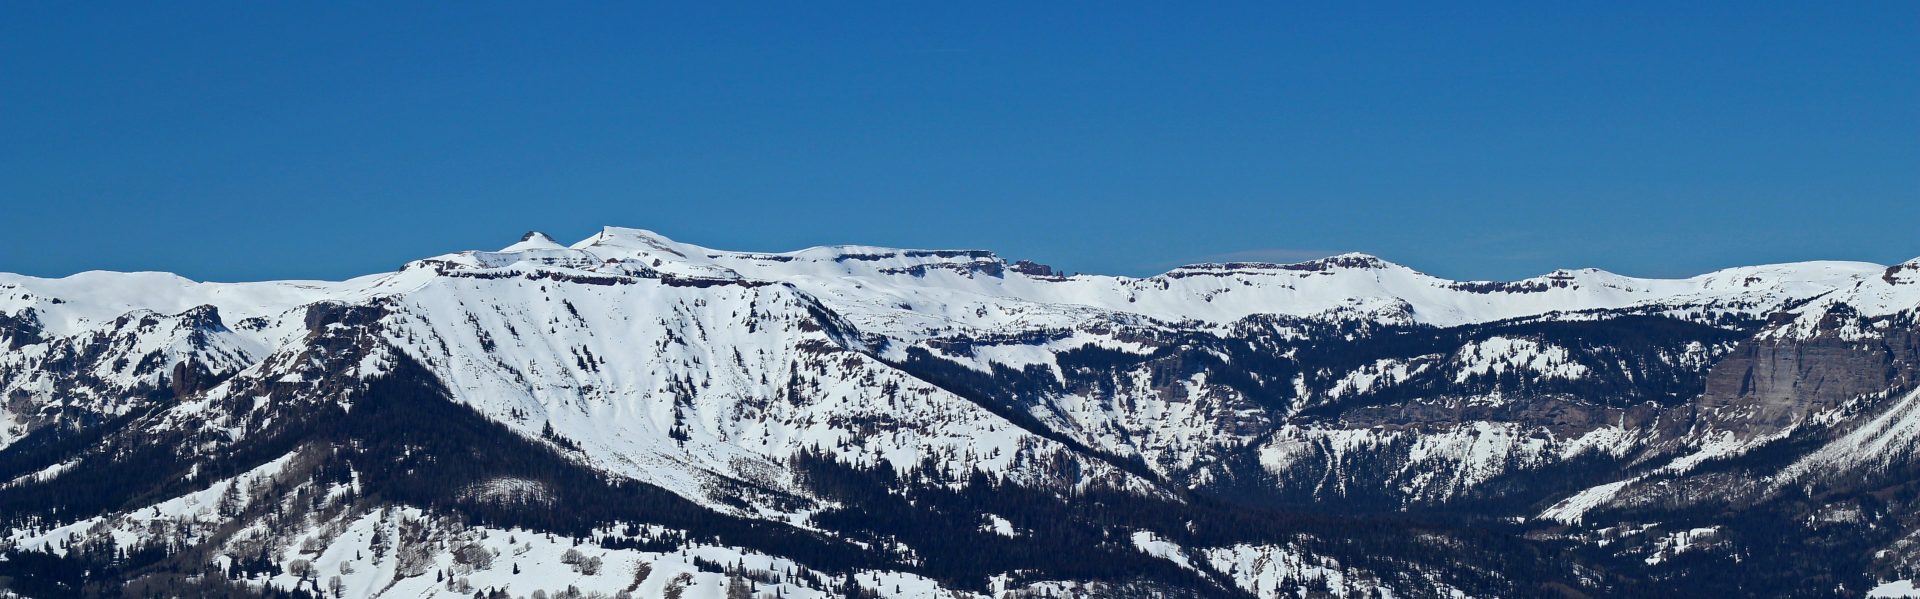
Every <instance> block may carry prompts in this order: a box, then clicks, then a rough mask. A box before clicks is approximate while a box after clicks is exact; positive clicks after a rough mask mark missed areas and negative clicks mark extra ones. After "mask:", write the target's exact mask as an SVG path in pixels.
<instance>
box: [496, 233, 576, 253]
mask: <svg viewBox="0 0 1920 599" xmlns="http://www.w3.org/2000/svg"><path fill="white" fill-rule="evenodd" d="M564 249H567V246H564V245H560V242H558V241H554V240H553V237H552V236H550V235H547V234H546V233H541V232H539V231H527V234H525V235H521V236H520V241H519V242H516V243H514V244H513V245H509V246H507V247H504V248H500V251H502V252H524V251H527V250H564Z"/></svg>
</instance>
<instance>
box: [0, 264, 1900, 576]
mask: <svg viewBox="0 0 1920 599" xmlns="http://www.w3.org/2000/svg"><path fill="white" fill-rule="evenodd" d="M1916 272H1920V267H1916V266H1915V263H1908V264H1903V265H1898V266H1894V267H1891V268H1888V267H1883V266H1878V265H1870V264H1861V263H1846V262H1809V263H1798V264H1785V265H1772V266H1760V267H1747V268H1736V269H1729V270H1725V271H1720V272H1716V273H1710V274H1707V275H1702V276H1699V277H1693V278H1688V279H1677V280H1660V279H1637V278H1632V277H1624V276H1620V275H1615V274H1611V273H1606V272H1602V271H1595V270H1590V269H1589V270H1564V271H1556V272H1554V273H1550V274H1548V275H1543V276H1541V277H1536V278H1532V279H1526V280H1522V281H1515V282H1505V283H1494V282H1455V281H1447V280H1443V279H1439V278H1436V277H1432V276H1429V275H1425V274H1422V273H1419V272H1417V271H1414V270H1412V269H1409V268H1406V267H1404V266H1400V265H1396V264H1393V263H1390V262H1386V261H1384V260H1381V259H1379V258H1375V257H1372V256H1366V255H1359V254H1348V255H1341V256H1335V257H1331V258H1327V259H1323V260H1316V261H1310V262H1304V263H1298V264H1205V265H1194V266H1188V267H1182V268H1178V269H1174V270H1172V271H1169V272H1167V273H1164V274H1161V275H1157V276H1153V277H1146V278H1126V277H1109V276H1097V275H1067V274H1062V273H1058V272H1055V271H1054V270H1053V269H1051V268H1048V267H1045V266H1042V265H1037V264H1033V263H1030V262H1024V261H1020V262H1008V261H1005V260H1002V259H1001V258H999V257H997V256H995V255H994V254H992V253H989V252H983V251H977V250H902V249H890V248H874V247H864V246H835V247H822V248H810V249H805V250H799V251H795V252H786V253H748V252H727V251H719V250H712V249H707V248H701V247H698V246H693V245H689V244H684V243H679V242H675V241H672V240H670V239H667V238H665V237H663V236H660V235H658V234H655V233H651V232H647V231H641V230H635V229H620V228H608V229H606V230H604V231H602V232H601V233H599V234H596V235H594V236H592V237H590V238H588V239H585V240H582V241H580V242H579V243H575V244H573V245H571V246H567V245H562V244H560V243H559V242H556V241H554V240H552V239H551V238H549V237H547V236H545V235H541V234H538V233H530V234H528V235H527V236H525V237H523V238H522V239H521V240H520V241H518V242H516V243H514V244H511V245H509V246H507V247H505V248H503V249H501V250H498V251H470V252H458V253H453V254H446V255H442V256H435V257H431V258H426V259H422V260H418V261H414V262H411V263H408V264H406V266H405V267H403V268H402V269H401V270H399V271H397V272H393V273H386V274H377V275H370V276H366V277H360V278H356V279H352V280H348V281H341V282H310V281H296V282H263V283H201V282H194V281H189V280H186V279H182V278H179V277H175V276H172V275H164V274H156V273H100V272H94V273H83V274H80V275H75V276H73V277H68V278H64V279H40V278H32V277H21V276H16V275H0V347H4V348H5V349H6V352H5V353H4V354H0V393H4V396H5V398H6V402H5V404H4V409H3V410H0V417H3V418H4V419H5V420H4V422H0V425H4V427H0V479H4V480H5V481H7V482H5V483H4V485H0V521H4V522H6V523H7V527H6V534H5V535H4V538H5V539H7V541H6V542H5V543H6V545H5V547H6V548H7V551H8V553H7V554H6V555H7V557H8V560H6V561H5V562H0V576H9V577H11V578H6V579H0V586H9V587H10V588H13V589H15V590H18V591H21V592H25V593H28V594H29V595H37V596H58V595H68V594H75V593H79V594H96V595H113V594H120V593H133V594H141V593H142V592H145V591H151V590H159V589H174V590H173V591H171V592H191V593H194V594H220V593H225V594H238V595H246V594H261V593H294V594H299V593H308V594H314V595H328V596H333V595H340V596H432V595H436V594H438V595H447V596H452V595H455V594H458V595H460V596H473V595H474V594H475V593H476V592H477V593H480V594H482V595H485V594H487V593H488V592H489V591H494V590H502V589H505V590H506V591H508V592H510V593H511V595H513V596H520V595H525V594H529V593H531V592H532V591H533V590H535V589H540V590H543V591H545V592H548V593H554V592H564V591H565V589H566V587H567V586H569V585H572V586H575V587H578V588H579V589H580V590H581V591H582V592H602V593H605V594H609V595H611V594H614V593H618V592H627V593H635V594H639V595H642V596H644V595H649V594H660V595H664V594H668V593H669V592H671V591H673V590H675V589H677V590H678V592H679V593H681V594H683V595H685V596H720V595H721V594H724V593H729V592H733V591H731V589H735V588H738V589H741V590H746V589H752V591H753V592H760V593H766V594H772V595H779V596H826V595H836V594H847V593H854V594H858V593H869V594H877V595H885V596H975V595H989V594H991V595H994V596H1000V595H1001V594H1004V593H1015V594H1019V593H1031V594H1036V595H1037V594H1045V593H1056V594H1057V593H1066V594H1078V595H1094V596H1102V595H1112V596H1137V595H1139V594H1143V593H1152V592H1163V593H1175V594H1183V595H1186V594H1194V595H1210V596H1211V595H1218V596H1245V595H1254V596H1261V597H1271V596H1279V595H1283V594H1284V595H1289V596H1292V595H1295V594H1296V593H1298V592H1327V593H1331V594H1333V595H1335V596H1366V595H1367V594H1371V593H1378V592H1389V593H1391V594H1392V595H1393V596H1441V595H1449V596H1450V595H1453V594H1454V593H1464V594H1468V595H1493V596H1513V595H1533V594H1544V593H1562V592H1565V593H1582V594H1588V595H1646V594H1663V593H1678V592H1682V591H1687V592H1699V591H1704V590H1709V589H1718V590H1720V591H1725V592H1748V593H1750V592H1753V589H1754V588H1757V587H1749V586H1746V585H1748V584H1751V581H1750V580H1747V581H1743V580H1742V579H1740V578H1738V577H1728V576H1726V575H1725V572H1726V571H1727V569H1728V568H1732V569H1733V570H1734V571H1745V570H1744V569H1746V568H1769V569H1772V571H1773V575H1775V576H1787V575H1792V576H1799V577H1801V582H1799V583H1796V585H1797V586H1792V587H1790V588H1793V589H1798V590H1799V591H1798V592H1815V593H1837V594H1849V593H1850V592H1852V591H1857V590H1860V589H1864V588H1866V587H1868V586H1873V585H1878V584H1879V583H1883V582H1887V581H1891V580H1894V579H1897V578H1900V577H1904V576H1912V575H1914V573H1915V571H1916V568H1920V560H1915V559H1912V558H1908V557H1904V556H1907V555H1913V554H1915V553H1916V552H1914V551H1912V550H1910V549H1907V548H1908V547H1910V546H1911V540H1910V539H1909V538H1908V537H1906V536H1903V535H1906V534H1908V532H1909V531H1916V530H1920V522H1911V521H1910V520H1911V518H1910V517H1907V516H1904V515H1903V513H1902V512H1901V510H1903V509H1905V508H1904V507H1903V506H1906V505H1908V502H1911V501H1913V495H1912V494H1911V493H1910V492H1909V491H1907V490H1906V489H1907V487H1906V486H1905V485H1907V484H1908V483H1910V482H1912V475H1913V473H1914V472H1915V468H1914V462H1913V451H1912V450H1913V448H1914V447H1916V443H1915V441H1914V440H1915V439H1920V435H1916V434H1914V433H1913V431H1912V430H1910V429H1913V428H1914V427H1913V425H1912V423H1911V422H1910V421H1912V420H1913V419H1912V418H1911V415H1910V414H1909V412H1911V411H1912V405H1911V404H1913V401H1914V400H1913V398H1912V395H1911V392H1912V390H1913V388H1914V386H1915V385H1914V380H1915V379H1914V364H1916V363H1917V361H1920V358H1917V356H1920V350H1916V343H1917V342H1916V339H1920V337H1916V336H1915V334H1914V333H1915V331H1916V326H1915V319H1914V315H1915V314H1916V308H1920V292H1916V291H1914V290H1915V289H1920V284H1915V283H1914V281H1915V280H1916V279H1915V278H1914V277H1916V276H1920V275H1916V274H1915V273H1916ZM1806 523H1814V524H1806ZM1861 527H1868V528H1869V529H1870V530H1872V531H1874V532H1873V533H1872V534H1864V535H1863V534H1859V532H1860V530H1861ZM502 536H505V537H508V538H510V539H511V540H507V541H505V542H502V540H501V539H500V537H502ZM1783 538H1786V539H1804V540H1809V541H1813V540H1820V539H1828V540H1830V541H1826V542H1832V543H1833V544H1834V546H1835V547H1844V551H1842V552H1841V553H1842V554H1844V555H1847V556H1851V557H1848V558H1847V559H1832V560H1827V562H1826V564H1825V565H1809V564H1805V563H1798V562H1796V559H1798V556H1797V555H1796V554H1793V553H1790V552H1786V553H1783V552H1779V551H1777V550H1775V551H1774V552H1773V553H1762V552H1757V551H1756V549H1755V548H1757V547H1761V546H1763V545H1764V544H1766V543H1773V544H1775V545H1778V544H1779V543H1780V542H1781V540H1782V539H1783ZM1843 538H1844V539H1847V540H1846V541H1844V542H1842V541H1839V539H1843ZM570 549H571V550H573V554H568V550H570ZM588 554H591V555H588ZM563 555H564V557H565V559H562V556H563ZM589 557H592V558H598V559H599V560H600V562H599V565H598V566H594V567H587V566H585V564H586V560H587V559H588V558H589ZM696 558H697V559H696ZM502 561H504V562H507V566H508V568H505V569H502V568H500V562H502ZM609 564H611V565H609ZM589 570H591V571H589ZM335 577H338V580H339V587H338V589H337V590H336V589H334V588H332V587H331V583H332V581H333V580H334V578H335ZM429 580H430V581H431V582H429ZM1755 580H1758V579H1757V578H1756V579H1755ZM1780 588H1783V589H1784V588H1789V587H1780ZM181 589H190V591H182V590H181ZM1742 589H1745V590H1742ZM1763 594H1765V593H1763Z"/></svg>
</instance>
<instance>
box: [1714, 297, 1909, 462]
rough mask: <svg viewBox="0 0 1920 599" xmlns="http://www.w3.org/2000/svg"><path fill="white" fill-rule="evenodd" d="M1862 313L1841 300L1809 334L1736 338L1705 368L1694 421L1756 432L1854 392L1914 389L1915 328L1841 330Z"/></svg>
mask: <svg viewBox="0 0 1920 599" xmlns="http://www.w3.org/2000/svg"><path fill="white" fill-rule="evenodd" d="M1860 320H1863V319H1861V318H1860V317H1859V316H1858V314H1857V313H1854V312H1853V311H1852V310H1849V309H1845V307H1844V306H1842V307H1841V308H1840V309H1835V310H1831V311H1829V313H1828V314H1827V317H1826V318H1824V319H1823V320H1822V326H1821V327H1820V329H1819V332H1818V333H1817V334H1815V335H1813V336H1810V337H1799V338H1780V337H1768V336H1760V337H1755V338H1753V339H1750V340H1748V341H1746V342H1744V343H1742V344H1741V345H1740V346H1739V347H1738V348H1736V349H1735V350H1734V351H1733V353H1732V354H1730V355H1728V356H1727V357H1725V358H1723V359H1722V360H1721V361H1720V362H1719V363H1717V364H1715V365H1714V366H1713V369H1712V370H1711V371H1710V372H1709V373H1708V375H1707V387H1706V392H1705V393H1703V394H1701V396H1700V398H1699V399H1698V400H1696V401H1695V407H1696V410H1695V412H1694V415H1695V417H1696V418H1697V423H1698V424H1699V425H1700V426H1702V427H1703V430H1711V431H1731V432H1734V433H1735V434H1737V435H1739V436H1740V437H1741V438H1743V439H1754V438H1758V437H1764V436H1766V435H1771V434H1775V433H1778V432H1780V431H1782V430H1785V429H1787V428H1789V427H1792V426H1794V425H1795V424H1798V423H1800V422H1803V421H1805V420H1806V419H1807V418H1808V417H1809V416H1811V415H1814V414H1818V413H1821V412H1827V411H1830V410H1834V409H1838V408H1840V407H1841V406H1842V405H1844V404H1846V403H1847V402H1849V401H1852V400H1854V399H1857V398H1860V397H1864V396H1868V395H1874V394H1881V393H1888V392H1893V393H1897V392H1901V391H1904V390H1907V389H1911V388H1913V387H1914V385H1915V383H1916V381H1920V334H1916V331H1915V330H1914V329H1912V328H1896V329H1893V330H1889V331H1887V333H1886V334H1884V335H1879V336H1874V337H1870V338H1848V337H1847V336H1844V335H1842V334H1840V332H1841V331H1845V330H1850V329H1852V328H1854V327H1856V326H1858V324H1859V323H1858V321H1860ZM1696 432H1697V431H1696Z"/></svg>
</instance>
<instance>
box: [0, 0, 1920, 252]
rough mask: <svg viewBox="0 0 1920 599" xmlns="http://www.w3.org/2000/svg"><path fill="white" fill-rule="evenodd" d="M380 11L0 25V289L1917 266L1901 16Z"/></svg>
mask: <svg viewBox="0 0 1920 599" xmlns="http://www.w3.org/2000/svg"><path fill="white" fill-rule="evenodd" d="M392 4H398V3H385V2H379V3H366V4H361V5H350V4H347V3H311V2H233V3H214V2H187V3H175V2H148V3H126V4H120V5H113V6H108V5H105V4H101V5H96V4H95V3H80V2H9V3H5V4H4V5H0V221H4V222H5V226H4V228H0V271H13V272H24V273H28V274H37V275H64V274H68V273H72V272H76V271H80V270H89V269H112V270H172V271H177V272H181V273H183V274H186V275H188V276H191V277H195V278H203V279H214V280H243V279H260V278H287V277H324V278H336V277H345V276H350V275H355V274H362V273H367V272H376V271H384V270H391V269H393V268H395V267H397V266H398V265H399V264H401V263H402V262H403V261H405V260H409V259H414V258H419V257H423V256H427V255H431V254H436V253H442V252H447V251H453V250H459V249H472V248H492V247H498V246H503V245H506V244H507V243H510V242H512V241H514V240H515V239H517V237H518V235H519V234H520V233H521V232H523V231H525V230H528V229H540V230H545V231H548V232H551V233H553V234H554V235H555V236H556V237H559V238H562V239H563V240H567V241H571V240H573V239H577V238H580V237H584V236H586V235H588V234H590V233H592V232H593V231H595V230H597V228H598V227H599V226H600V225H604V224H615V225H623V226H634V227H644V228H650V229H655V230H658V231H660V232H662V233H664V234H666V235H668V236H671V237H675V238H677V239H681V240H683V241H689V242H693V243H699V244H703V245H708V246H712V247H719V248H727V249H743V250H786V249H796V248H799V247H803V246H808V245H816V244H826V243H865V244H875V245H902V246H916V247H979V248H987V249H993V250H996V251H999V252H1001V254H1002V255H1005V256H1008V257H1010V258H1032V259H1036V260H1039V261H1043V262H1048V263H1051V264H1054V265H1056V266H1059V267H1062V268H1066V269H1068V270H1073V271H1081V272H1106V273H1117V274H1146V273H1152V272H1158V271H1160V270H1163V269H1165V268H1167V267H1169V266H1171V265H1175V264H1178V263H1184V262H1193V261H1202V260H1209V259H1220V258H1237V259H1262V258H1265V259H1272V260H1290V259H1298V258H1302V257H1310V256H1312V255H1314V254H1324V253H1330V252H1337V251H1349V250H1351V251H1366V252H1371V253H1375V254H1380V255H1382V256H1385V257H1387V258H1389V259H1392V260H1395V261H1398V262H1402V263H1405V264H1409V265H1411V266H1414V267H1416V268H1420V269H1422V270H1425V271H1428V272H1432V273H1435V274H1440V275H1444V276H1449V277H1455V278H1493V279H1508V278H1518V277H1523V276H1528V275H1532V274H1536V273H1539V272H1544V271H1546V270H1549V269H1552V268H1555V267H1562V266H1567V267H1579V266H1597V267H1602V268H1607V269H1610V270H1615V271H1618V272H1623V273H1627V274H1636V275H1662V276H1665V275H1685V274H1693V273H1697V272H1701V271H1706V270H1710V269H1713V268H1718V267H1722V266H1730V265H1736V264H1749V263H1760V262H1775V261H1791V260H1808V259H1827V258H1832V259H1855V260H1870V261H1876V262H1883V263H1884V262H1898V261H1902V260H1906V259H1909V258H1912V257H1914V256H1916V255H1920V234H1917V233H1920V6H1916V5H1915V4H1913V3H1909V2H1888V3H1862V2H1839V3H1807V2H1783V3H1772V2H1733V3H1727V4H1717V3H1704V2H1684V3H1677V4H1679V7H1677V8H1676V7H1674V6H1670V5H1665V4H1664V3H1663V4H1647V5H1640V4H1633V3H1613V2H1604V3H1571V4H1561V3H1553V4H1552V6H1551V7H1546V6H1543V5H1541V3H1532V2H1516V3H1511V4H1472V3H1468V4H1455V3H1419V4H1409V5H1394V4H1373V5H1354V6H1340V7H1313V8H1303V7H1299V6H1283V5H1286V4H1292V3H1274V2H1257V3H1250V4H1238V5H1232V4H1226V3H1199V4H1197V5H1196V4H1194V3H1161V4H1159V5H1130V4H1104V3H1102V4H1094V3H1007V4H987V3H942V4H940V5H938V6H933V5H931V3H917V2H876V3H839V2H829V3H811V2H777V3H769V4H765V5H729V6H727V7H722V8H693V7H691V6H688V5H694V4H706V3H694V2H688V3H675V4H676V5H675V6H644V7H625V8H614V7H604V6H587V5H585V4H570V3H569V4H566V5H565V6H558V7H557V6H555V5H554V4H552V3H532V2H517V3H499V2H435V3H404V4H409V5H410V6H408V7H395V6H392ZM1032 4H1042V5H1046V6H1043V7H1035V6H1030V5H1032ZM1342 4H1344V3H1342ZM1176 5H1179V6H1176Z"/></svg>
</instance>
